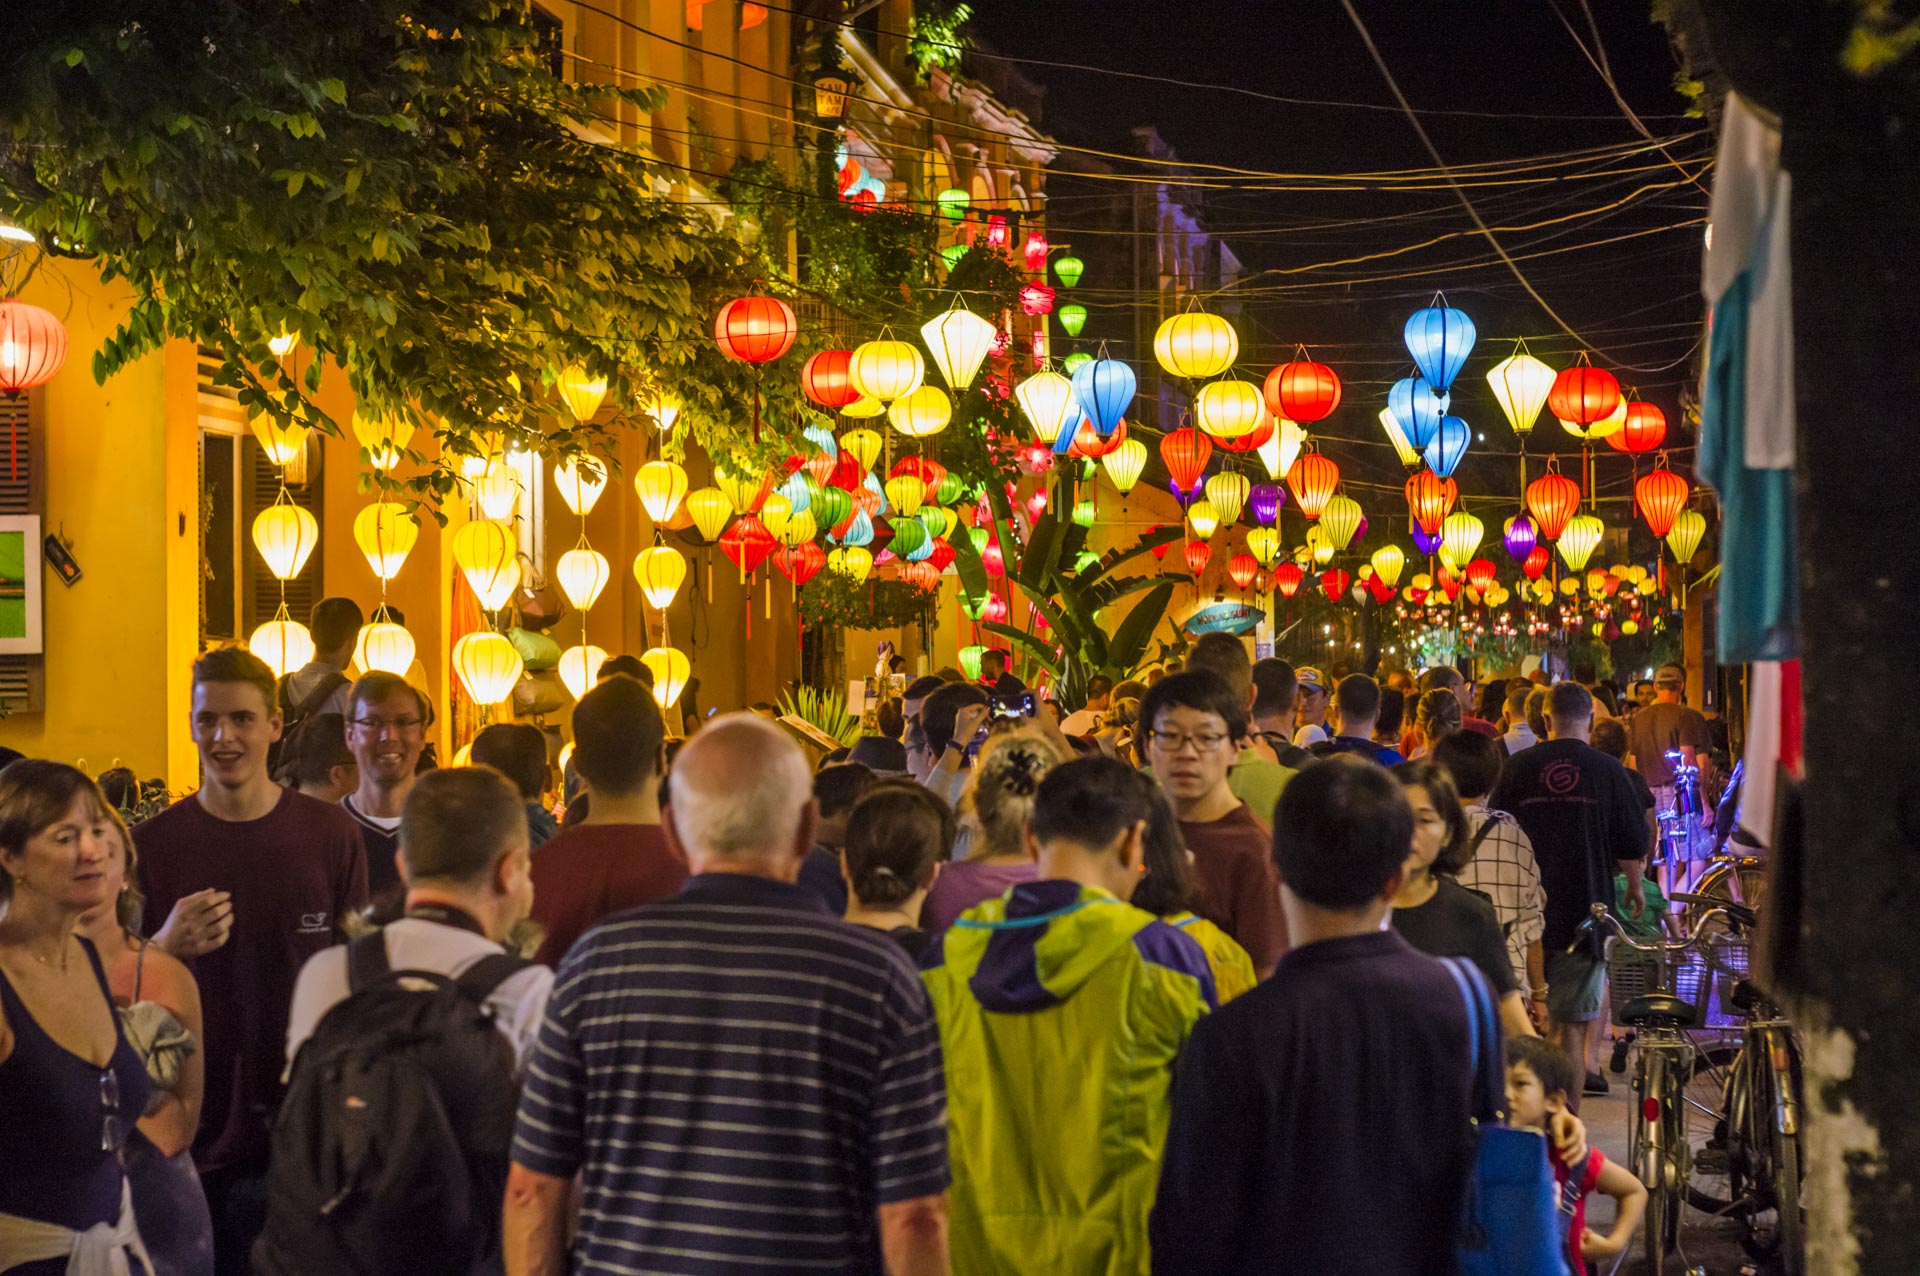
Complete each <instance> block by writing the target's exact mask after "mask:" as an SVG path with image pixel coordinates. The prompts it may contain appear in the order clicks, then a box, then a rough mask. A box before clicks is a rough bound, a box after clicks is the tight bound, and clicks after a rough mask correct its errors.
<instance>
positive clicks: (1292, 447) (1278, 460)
mask: <svg viewBox="0 0 1920 1276" xmlns="http://www.w3.org/2000/svg"><path fill="white" fill-rule="evenodd" d="M1306 446H1307V431H1306V429H1305V428H1304V427H1303V426H1301V425H1300V424H1299V423H1298V422H1297V421H1289V420H1287V419H1286V418H1285V417H1281V418H1280V419H1279V420H1278V421H1275V422H1274V423H1273V433H1272V434H1269V435H1268V436H1267V441H1266V442H1265V443H1262V444H1261V445H1260V447H1259V451H1258V455H1259V457H1260V464H1262V465H1264V466H1266V467H1267V477H1268V478H1270V479H1272V480H1273V481H1274V482H1276V483H1278V482H1279V481H1280V480H1281V479H1283V478H1285V477H1286V476H1287V475H1288V473H1289V472H1291V471H1292V469H1293V463H1294V462H1295V461H1297V460H1299V459H1300V453H1301V451H1302V450H1303V449H1304V448H1305V447H1306Z"/></svg>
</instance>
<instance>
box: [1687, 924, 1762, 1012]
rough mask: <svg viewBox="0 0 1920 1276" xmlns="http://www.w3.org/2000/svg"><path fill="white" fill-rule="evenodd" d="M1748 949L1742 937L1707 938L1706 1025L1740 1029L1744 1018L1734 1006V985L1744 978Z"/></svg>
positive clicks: (1750, 950) (1749, 948) (1749, 949)
mask: <svg viewBox="0 0 1920 1276" xmlns="http://www.w3.org/2000/svg"><path fill="white" fill-rule="evenodd" d="M1751 952H1752V947H1751V945H1750V944H1749V943H1748V941H1747V940H1746V939H1744V938H1735V937H1733V936H1730V935H1729V936H1719V935H1716V936H1714V937H1713V938H1712V939H1710V940H1709V941H1708V943H1707V947H1706V968H1707V970H1708V972H1709V974H1710V977H1711V987H1712V995H1711V996H1710V998H1709V999H1708V1002H1707V1006H1706V1021H1705V1026H1706V1027H1708V1028H1739V1027H1740V1026H1741V1025H1742V1024H1744V1023H1745V1021H1746V1020H1745V1017H1744V1016H1743V1015H1741V1014H1740V1012H1739V1011H1737V1010H1735V1009H1734V1008H1733V986H1734V985H1735V984H1737V983H1739V982H1740V981H1741V980H1742V979H1745V978H1746V977H1747V970H1748V960H1749V957H1750V955H1751ZM1689 955H1690V956H1691V954H1689Z"/></svg>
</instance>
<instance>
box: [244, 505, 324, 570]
mask: <svg viewBox="0 0 1920 1276" xmlns="http://www.w3.org/2000/svg"><path fill="white" fill-rule="evenodd" d="M319 543H320V523H319V521H318V520H317V519H315V518H314V516H313V515H311V514H309V513H308V512H307V511H306V510H304V509H302V508H300V507H299V506H298V505H294V504H291V503H289V502H286V501H281V502H279V503H278V504H274V505H269V506H267V508H265V509H263V510H261V511H260V513H259V514H258V515H256V516H255V517H254V520H253V544H254V548H256V549H258V550H259V551H260V557H262V558H264V559H266V560H267V570H268V571H270V572H272V573H273V574H274V575H275V576H276V577H278V578H279V579H281V580H292V579H293V578H294V577H295V576H298V575H299V574H300V569H301V568H302V567H305V566H306V565H307V558H308V556H309V555H311V554H312V553H313V548H314V546H316V545H318V544H319Z"/></svg>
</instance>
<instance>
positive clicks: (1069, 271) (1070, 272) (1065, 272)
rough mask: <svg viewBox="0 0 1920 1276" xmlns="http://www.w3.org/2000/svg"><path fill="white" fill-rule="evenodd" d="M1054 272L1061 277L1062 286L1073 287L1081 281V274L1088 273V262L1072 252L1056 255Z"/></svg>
mask: <svg viewBox="0 0 1920 1276" xmlns="http://www.w3.org/2000/svg"><path fill="white" fill-rule="evenodd" d="M1053 273H1054V274H1055V275H1056V276H1058V277H1059V280H1060V286H1061V287H1062V288H1071V287H1073V286H1074V285H1075V284H1077V283H1079V282H1080V276H1082V275H1084V274H1086V273H1087V263H1086V262H1084V261H1081V260H1080V259H1079V258H1078V257H1075V256H1073V255H1072V254H1068V255H1067V256H1065V257H1056V258H1055V259H1054V262H1053Z"/></svg>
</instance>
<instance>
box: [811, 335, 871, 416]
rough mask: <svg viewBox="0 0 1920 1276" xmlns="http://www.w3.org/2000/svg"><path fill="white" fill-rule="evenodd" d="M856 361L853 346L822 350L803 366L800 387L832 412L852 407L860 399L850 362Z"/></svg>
mask: <svg viewBox="0 0 1920 1276" xmlns="http://www.w3.org/2000/svg"><path fill="white" fill-rule="evenodd" d="M852 362H853V351H851V350H822V351H820V352H819V353H818V354H816V355H814V356H813V357H812V358H810V359H808V360H807V362H806V364H805V366H803V367H802V368H801V369H800V389H801V390H803V391H804V392H805V393H806V396H807V397H808V398H809V399H812V400H813V401H814V402H815V403H817V404H819V405H820V406H821V407H823V408H825V409H827V410H828V411H829V412H838V411H839V410H840V409H841V408H845V407H851V406H852V405H853V404H855V403H858V402H859V401H860V392H859V391H858V390H856V389H854V388H853V379H852V378H851V377H849V376H848V375H847V366H848V365H849V364H850V363H852Z"/></svg>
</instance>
